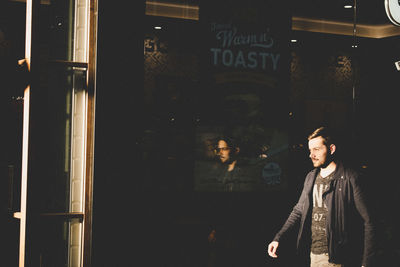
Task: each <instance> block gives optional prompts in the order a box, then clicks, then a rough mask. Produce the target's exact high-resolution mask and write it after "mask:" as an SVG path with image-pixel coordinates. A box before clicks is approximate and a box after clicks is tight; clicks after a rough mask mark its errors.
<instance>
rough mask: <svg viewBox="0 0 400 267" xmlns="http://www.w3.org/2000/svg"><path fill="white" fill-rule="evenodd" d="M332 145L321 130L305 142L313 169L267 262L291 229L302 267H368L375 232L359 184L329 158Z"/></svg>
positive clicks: (328, 135)
mask: <svg viewBox="0 0 400 267" xmlns="http://www.w3.org/2000/svg"><path fill="white" fill-rule="evenodd" d="M335 143H336V142H335V140H333V137H332V135H331V133H329V131H328V129H327V128H325V127H320V128H318V129H316V130H315V131H314V132H313V133H312V134H311V135H310V136H309V137H308V147H309V150H310V155H309V156H310V159H311V161H312V163H313V166H314V167H315V168H314V169H313V170H312V171H310V172H309V173H308V174H307V176H306V178H305V182H304V187H303V190H302V193H301V196H300V198H299V200H298V202H297V204H296V205H295V206H294V208H293V210H292V212H291V213H290V215H289V217H288V218H287V220H286V222H285V223H284V225H283V227H282V228H281V230H280V231H279V232H278V233H277V234H276V235H275V237H274V239H273V241H272V242H271V243H270V244H269V245H268V254H269V255H270V256H271V257H273V258H276V257H278V255H277V249H278V247H279V244H280V240H283V239H282V238H283V237H284V236H285V234H287V233H288V232H289V231H290V230H292V229H293V227H295V226H296V225H297V226H298V227H299V229H298V233H297V252H298V255H299V256H300V257H301V258H302V259H304V260H305V261H304V266H311V267H324V266H335V267H350V266H351V267H353V266H354V267H360V266H365V267H370V266H372V265H373V255H374V253H375V251H374V250H375V244H374V243H375V241H374V239H375V238H374V235H375V227H374V224H373V222H372V219H371V214H370V211H369V209H368V206H367V201H366V197H365V194H364V191H363V188H362V186H361V183H362V178H361V177H360V176H359V174H358V173H357V172H356V171H355V170H353V169H351V168H348V167H346V166H345V165H344V164H343V163H342V162H340V161H339V160H338V159H336V158H335V152H337V147H336V144H335ZM302 266H303V265H302Z"/></svg>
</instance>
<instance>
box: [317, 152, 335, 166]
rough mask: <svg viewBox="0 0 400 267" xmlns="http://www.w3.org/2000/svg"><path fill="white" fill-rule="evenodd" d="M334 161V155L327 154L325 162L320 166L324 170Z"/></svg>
mask: <svg viewBox="0 0 400 267" xmlns="http://www.w3.org/2000/svg"><path fill="white" fill-rule="evenodd" d="M332 161H333V155H332V154H327V155H326V158H325V161H324V162H323V163H322V164H321V165H320V166H319V167H320V168H322V169H324V168H326V167H328V165H329V164H330V163H331V162H332Z"/></svg>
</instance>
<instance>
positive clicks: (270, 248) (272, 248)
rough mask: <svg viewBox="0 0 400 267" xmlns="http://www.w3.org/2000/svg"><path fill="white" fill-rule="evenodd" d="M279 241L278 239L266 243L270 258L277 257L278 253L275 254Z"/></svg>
mask: <svg viewBox="0 0 400 267" xmlns="http://www.w3.org/2000/svg"><path fill="white" fill-rule="evenodd" d="M278 246H279V242H278V241H272V242H271V243H269V245H268V255H270V256H271V257H272V258H277V257H278V255H277V254H276V250H277V249H278Z"/></svg>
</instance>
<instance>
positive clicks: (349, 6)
mask: <svg viewBox="0 0 400 267" xmlns="http://www.w3.org/2000/svg"><path fill="white" fill-rule="evenodd" d="M344 8H347V9H349V8H353V5H349V4H346V5H344Z"/></svg>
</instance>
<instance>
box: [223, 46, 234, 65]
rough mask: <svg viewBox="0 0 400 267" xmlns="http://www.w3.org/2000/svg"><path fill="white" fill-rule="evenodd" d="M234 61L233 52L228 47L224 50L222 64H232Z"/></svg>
mask: <svg viewBox="0 0 400 267" xmlns="http://www.w3.org/2000/svg"><path fill="white" fill-rule="evenodd" d="M232 63H233V53H232V51H231V50H229V49H226V50H224V52H222V64H224V65H225V66H228V67H229V66H232Z"/></svg>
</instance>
